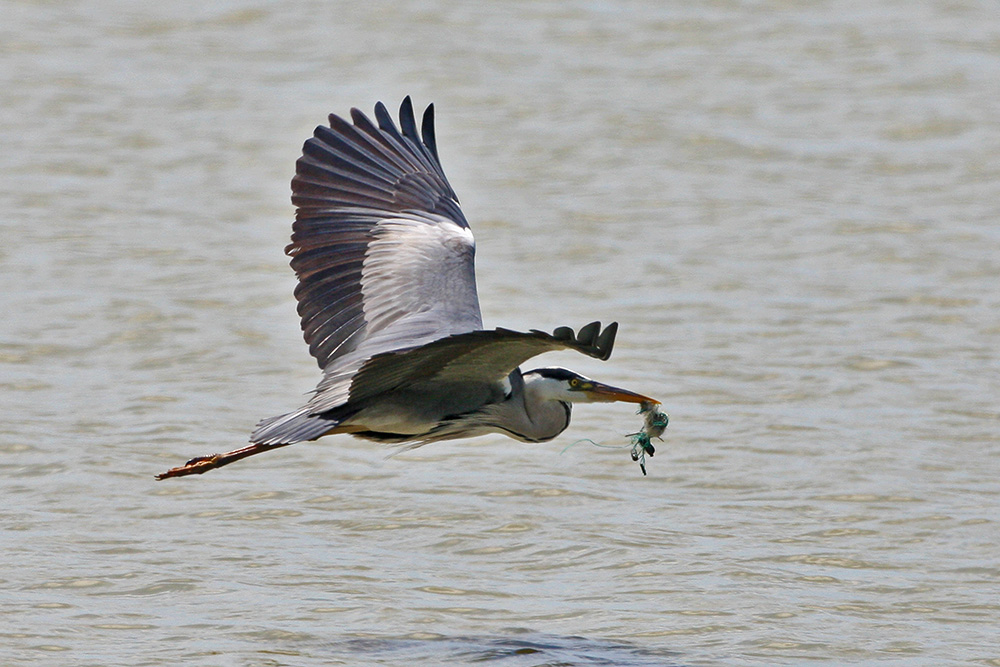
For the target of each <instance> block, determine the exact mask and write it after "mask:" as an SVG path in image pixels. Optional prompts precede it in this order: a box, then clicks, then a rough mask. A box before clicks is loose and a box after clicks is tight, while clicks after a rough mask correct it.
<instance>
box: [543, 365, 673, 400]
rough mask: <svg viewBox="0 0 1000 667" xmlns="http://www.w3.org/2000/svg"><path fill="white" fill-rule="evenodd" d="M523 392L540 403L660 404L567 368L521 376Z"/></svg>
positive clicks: (550, 369) (545, 370)
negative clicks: (545, 401) (533, 396)
mask: <svg viewBox="0 0 1000 667" xmlns="http://www.w3.org/2000/svg"><path fill="white" fill-rule="evenodd" d="M524 385H525V390H526V391H530V392H532V393H534V394H535V395H536V396H538V397H539V398H541V399H549V400H556V401H563V402H565V403H610V402H613V401H624V402H626V403H643V402H648V403H659V401H657V400H655V399H652V398H649V397H648V396H643V395H642V394H636V393H635V392H631V391H629V390H627V389H619V388H618V387H612V386H611V385H607V384H602V383H600V382H597V381H595V380H591V379H590V378H588V377H584V376H583V375H580V374H579V373H577V372H575V371H571V370H568V369H566V368H536V369H534V370H530V371H528V372H526V373H525V374H524Z"/></svg>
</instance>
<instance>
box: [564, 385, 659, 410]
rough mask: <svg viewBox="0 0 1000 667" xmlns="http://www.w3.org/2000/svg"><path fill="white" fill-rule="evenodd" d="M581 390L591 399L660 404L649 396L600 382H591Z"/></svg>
mask: <svg viewBox="0 0 1000 667" xmlns="http://www.w3.org/2000/svg"><path fill="white" fill-rule="evenodd" d="M583 392H584V393H585V394H587V396H588V397H589V398H590V400H592V401H607V402H611V401H624V402H626V403H655V404H657V405H659V404H660V402H659V401H657V400H656V399H653V398H650V397H649V396H643V395H642V394H637V393H635V392H634V391H629V390H628V389H619V388H618V387H612V386H611V385H608V384H601V383H600V382H591V383H590V386H587V387H584V388H583Z"/></svg>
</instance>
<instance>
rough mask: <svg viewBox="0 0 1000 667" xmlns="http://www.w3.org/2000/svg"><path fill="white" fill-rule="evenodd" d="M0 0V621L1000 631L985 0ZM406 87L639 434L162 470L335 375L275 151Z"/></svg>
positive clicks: (8, 635)
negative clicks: (595, 346)
mask: <svg viewBox="0 0 1000 667" xmlns="http://www.w3.org/2000/svg"><path fill="white" fill-rule="evenodd" d="M0 7H2V11H3V16H4V19H3V21H2V24H0V54H2V58H0V145H2V151H0V211H2V214H0V221H2V231H0V233H2V238H0V241H2V243H0V286H2V290H0V306H2V308H3V311H4V318H3V322H2V324H0V414H2V415H3V421H2V423H0V453H2V457H0V466H2V475H0V485H2V494H3V503H2V508H0V528H2V530H3V535H4V537H3V544H4V547H3V554H4V556H3V561H2V562H3V564H2V565H0V586H2V591H3V594H2V603H0V639H2V641H0V662H2V663H3V664H10V665H21V664H24V665H27V664H32V665H36V664H53V665H56V664H58V665H67V664H75V665H165V664H177V663H185V664H205V665H327V664H347V665H364V664H386V665H389V664H401V663H404V662H408V663H410V664H421V665H423V664H427V665H435V664H460V663H467V662H468V663H471V662H496V663H497V664H501V665H507V664H510V665H551V664H567V665H587V664H614V665H647V664H648V665H654V664H655V665H661V664H669V665H773V664H814V663H827V664H845V663H866V664H871V663H876V662H883V661H885V662H891V661H897V662H904V663H906V664H926V665H941V664H982V665H1000V639H998V636H1000V632H998V621H997V619H998V616H1000V585H998V579H1000V563H998V556H997V554H998V548H1000V530H998V509H1000V433H998V426H1000V401H998V397H1000V364H998V353H997V350H998V348H1000V316H998V312H1000V310H998V306H1000V290H998V284H1000V281H998V277H1000V225H998V224H997V218H998V214H1000V204H998V202H1000V157H998V156H1000V120H998V119H1000V86H998V82H1000V13H998V12H997V11H996V6H995V5H993V4H991V3H985V2H977V1H976V0H917V1H911V0H906V1H903V0H886V1H884V2H878V3H870V2H862V1H860V0H841V1H833V0H832V1H829V2H812V3H792V2H779V3H773V4H769V3H760V2H752V1H738V0H717V1H711V2H675V1H673V0H671V1H669V2H652V1H646V2H638V1H633V2H628V1H626V2H615V3H610V2H584V1H575V0H570V1H563V2H554V1H538V0H535V1H532V2H497V3H460V2H454V1H449V0H418V1H416V2H409V3H381V2H373V3H349V2H330V3H326V2H274V3H264V2H247V1H236V0H233V1H228V2H227V1H223V2H211V3H195V2H187V1H182V2H171V3H131V2H74V1H70V2H60V3H52V2H34V1H20V2H18V1H9V0H5V1H3V2H2V3H0ZM406 94H410V95H413V97H414V101H415V103H416V105H417V106H418V107H421V108H422V107H423V105H425V104H427V103H429V102H434V103H435V104H436V107H437V111H438V138H439V146H440V151H441V155H442V160H443V162H444V167H445V170H446V172H447V173H448V174H449V176H450V178H451V181H452V184H453V185H454V187H455V189H456V191H457V192H458V193H459V195H460V197H461V198H462V202H463V206H464V210H465V212H466V215H467V216H468V218H469V220H470V221H471V223H472V226H473V230H474V232H475V234H476V237H477V240H478V244H479V254H478V275H479V288H480V294H481V298H482V302H483V313H484V317H485V320H486V323H487V326H488V327H493V326H501V325H502V326H507V327H513V328H518V327H520V328H525V327H533V328H542V329H552V328H554V327H556V326H560V325H574V326H579V325H582V324H584V323H586V322H589V321H590V320H592V319H602V320H604V321H611V320H618V321H620V322H621V323H622V329H621V332H620V335H619V343H618V346H617V349H616V352H615V356H614V357H613V358H612V360H611V361H610V362H608V363H606V364H602V363H600V362H596V361H593V360H590V359H584V358H577V357H576V356H574V355H554V356H552V357H551V358H549V359H543V360H541V361H539V362H537V365H552V364H562V365H567V366H571V367H573V368H575V369H577V370H580V371H582V372H584V373H587V374H589V375H592V376H594V377H596V378H598V379H601V380H604V381H607V382H612V383H614V384H619V385H621V386H625V387H629V388H631V389H634V390H636V391H641V392H643V393H648V394H652V395H654V396H656V397H658V398H660V399H662V400H663V402H664V406H665V408H666V409H667V410H668V411H669V412H670V414H671V424H670V428H669V430H668V431H667V434H666V442H664V443H661V444H660V445H659V447H658V449H657V454H656V457H655V458H654V459H651V460H649V461H648V462H647V468H648V470H649V476H648V477H642V476H641V474H640V472H639V470H638V467H637V466H636V465H635V464H634V463H632V462H631V460H630V459H629V456H628V451H627V448H626V449H607V448H597V447H593V446H591V445H589V444H587V443H585V442H583V443H577V444H575V445H573V446H572V447H570V448H569V449H566V448H567V446H569V445H571V444H573V443H574V442H577V441H578V440H581V439H584V438H589V439H592V440H594V441H596V442H598V443H601V444H604V445H620V446H625V445H626V444H627V438H626V437H624V434H627V433H629V432H631V431H634V430H636V429H637V428H638V426H639V420H638V418H637V417H636V416H635V415H634V414H633V413H632V411H631V410H630V409H629V408H628V407H627V406H623V405H607V406H583V407H578V408H577V410H576V413H575V415H574V422H573V425H572V426H571V428H570V429H569V430H568V431H567V432H566V433H565V434H563V435H562V436H561V437H560V438H559V439H557V440H556V441H553V442H550V443H546V444H541V445H525V444H522V443H517V442H514V441H511V440H506V439H504V438H502V437H495V438H492V437H491V438H482V439H479V440H476V441H467V442H453V443H443V444H437V445H433V446H429V447H426V448H423V449H420V450H416V451H414V452H410V453H406V454H405V455H400V456H397V457H394V458H391V459H388V460H386V459H385V458H384V457H385V454H386V453H387V451H386V450H384V449H381V448H379V447H378V446H375V445H372V444H368V443H363V442H359V441H354V440H351V439H349V438H340V437H337V438H330V439H327V440H324V441H321V442H318V443H309V444H302V445H297V446H295V447H290V448H288V449H284V450H281V451H279V452H274V453H270V454H266V455H264V456H260V457H256V458H253V459H249V460H247V461H244V462H241V463H238V464H235V465H233V466H231V467H228V468H225V469H223V470H220V471H217V472H214V473H210V474H208V475H205V476H204V477H198V478H185V479H180V480H169V481H167V482H160V483H157V482H154V481H153V479H152V477H153V475H154V474H155V473H158V472H161V471H163V470H165V469H166V468H168V467H171V466H173V465H177V464H179V463H181V462H183V461H184V460H186V459H187V458H189V457H190V456H193V455H198V454H207V453H211V452H216V451H222V450H227V449H231V448H234V447H238V446H240V445H241V444H242V443H244V442H245V440H246V436H247V433H248V432H249V430H250V429H251V428H252V426H253V425H254V423H255V422H256V421H257V420H258V419H259V418H261V417H265V416H269V415H272V414H277V413H278V412H282V411H284V410H287V409H291V408H294V407H296V406H297V405H298V404H299V401H300V400H301V396H302V394H303V393H305V392H306V391H308V390H309V389H311V388H312V387H313V386H314V384H315V382H316V380H317V379H318V371H317V370H316V368H315V365H314V362H313V361H312V359H311V358H310V357H309V356H308V354H307V351H306V348H305V345H304V344H303V343H302V342H301V339H300V335H299V330H298V322H297V319H296V316H295V309H294V302H293V299H292V296H291V291H292V288H293V287H294V277H293V275H292V273H291V271H290V270H289V269H288V267H287V262H286V260H287V258H286V257H284V256H283V254H282V248H283V246H284V244H285V243H286V242H287V238H288V235H289V231H290V222H291V219H292V208H291V205H290V203H289V201H288V181H289V179H290V177H291V174H292V171H293V165H294V161H295V159H296V157H297V156H298V153H299V150H300V147H301V144H302V141H303V140H304V139H305V138H306V137H308V136H309V135H310V134H311V132H312V128H313V127H314V126H315V125H316V124H319V123H322V122H324V119H325V117H326V114H327V113H329V112H336V113H339V114H346V113H347V111H348V110H349V108H350V107H351V106H358V107H361V108H362V109H364V110H366V111H370V109H371V107H372V105H373V104H374V102H375V101H377V100H384V101H385V102H386V103H387V104H388V105H389V106H390V107H396V106H397V105H398V103H399V101H400V100H401V99H402V97H403V96H404V95H406ZM532 365H533V364H529V366H532Z"/></svg>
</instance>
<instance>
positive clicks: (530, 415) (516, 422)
mask: <svg viewBox="0 0 1000 667" xmlns="http://www.w3.org/2000/svg"><path fill="white" fill-rule="evenodd" d="M510 380H511V390H512V391H511V397H510V399H509V400H507V401H505V403H506V404H507V405H508V410H506V411H505V412H506V415H504V416H505V417H506V418H507V420H508V421H509V423H508V424H505V425H504V428H505V430H507V431H508V432H511V433H512V434H514V435H515V437H518V438H520V439H522V440H528V441H530V442H542V441H545V440H551V439H552V438H554V437H556V436H557V435H559V434H560V433H562V432H563V431H565V430H566V427H568V426H569V420H570V410H571V406H570V404H569V403H565V402H563V401H560V400H558V399H556V398H553V397H551V396H547V395H546V394H545V392H544V391H543V390H542V389H541V388H540V386H539V385H538V384H536V383H531V382H528V383H525V381H524V378H522V377H521V373H520V371H517V370H516V371H514V372H513V373H511V375H510Z"/></svg>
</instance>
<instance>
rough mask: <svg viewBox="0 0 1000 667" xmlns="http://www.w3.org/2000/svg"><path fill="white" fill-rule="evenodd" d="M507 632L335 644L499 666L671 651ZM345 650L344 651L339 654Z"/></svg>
mask: <svg viewBox="0 0 1000 667" xmlns="http://www.w3.org/2000/svg"><path fill="white" fill-rule="evenodd" d="M506 632H508V633H509V634H510V636H487V637H445V636H438V635H428V636H413V637H406V638H381V639H353V640H349V641H347V642H344V643H343V644H341V645H335V646H334V650H333V654H334V656H341V655H343V656H344V658H345V659H347V660H350V659H353V658H354V657H356V656H365V657H366V658H368V659H376V660H384V661H386V662H387V663H394V664H404V663H407V662H412V661H418V664H419V663H426V664H430V663H432V662H434V661H440V662H442V663H446V664H470V663H489V664H494V663H495V664H499V665H504V666H506V665H536V666H537V665H580V666H581V667H584V666H586V665H615V666H616V667H644V666H646V665H649V666H650V667H652V666H653V665H655V666H656V667H669V666H670V665H676V664H679V663H675V662H674V661H673V660H674V657H675V656H674V655H673V654H671V653H669V652H667V651H663V650H651V649H645V648H640V647H637V646H632V645H629V644H627V643H623V642H610V641H608V642H602V641H594V640H590V639H585V638H583V637H559V636H554V635H544V634H539V633H533V632H530V631H526V630H507V631H506ZM341 651H343V653H342V652H341Z"/></svg>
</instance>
